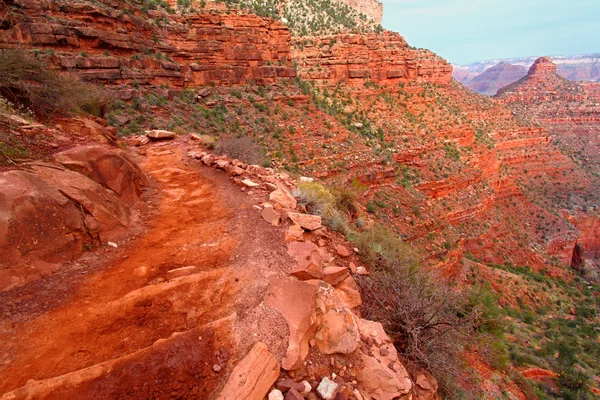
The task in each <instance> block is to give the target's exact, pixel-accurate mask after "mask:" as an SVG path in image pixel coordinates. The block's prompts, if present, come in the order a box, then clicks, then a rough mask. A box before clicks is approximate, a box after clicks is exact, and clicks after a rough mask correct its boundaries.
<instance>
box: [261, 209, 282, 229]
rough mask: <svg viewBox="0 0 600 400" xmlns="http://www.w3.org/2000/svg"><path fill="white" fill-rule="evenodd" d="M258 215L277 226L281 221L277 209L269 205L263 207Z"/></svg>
mask: <svg viewBox="0 0 600 400" xmlns="http://www.w3.org/2000/svg"><path fill="white" fill-rule="evenodd" d="M260 215H261V216H262V217H263V219H264V220H265V221H267V222H268V223H270V224H271V225H273V226H277V225H279V223H280V222H281V217H280V216H279V214H278V213H277V211H275V210H273V208H271V207H266V208H265V209H263V210H262V212H261V213H260Z"/></svg>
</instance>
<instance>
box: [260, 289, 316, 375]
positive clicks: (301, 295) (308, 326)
mask: <svg viewBox="0 0 600 400" xmlns="http://www.w3.org/2000/svg"><path fill="white" fill-rule="evenodd" d="M316 296H317V288H316V287H315V286H314V285H311V284H310V283H306V282H301V281H298V280H296V279H290V278H275V279H272V280H271V282H270V284H269V287H268V289H267V293H266V295H265V300H264V302H265V304H266V305H267V306H269V307H271V308H273V309H274V310H276V311H278V312H279V313H281V315H283V317H284V318H285V320H286V322H287V324H288V327H289V334H290V337H289V341H288V348H287V353H286V356H285V357H284V359H283V361H282V363H281V364H282V365H281V366H282V368H283V369H285V370H293V369H296V368H298V367H300V366H301V365H302V362H303V361H304V358H305V357H306V355H307V354H308V341H309V340H310V339H311V338H312V336H313V334H314V333H315V329H316V321H317V319H316V315H315V299H316Z"/></svg>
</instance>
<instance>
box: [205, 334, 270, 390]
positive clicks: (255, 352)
mask: <svg viewBox="0 0 600 400" xmlns="http://www.w3.org/2000/svg"><path fill="white" fill-rule="evenodd" d="M278 376H279V363H278V362H277V360H276V359H275V357H273V354H271V352H270V351H269V349H268V348H267V345H266V344H264V343H260V342H259V343H256V344H255V345H254V347H253V348H252V350H250V352H249V353H248V354H247V355H246V357H244V358H243V359H242V361H240V363H239V364H238V365H236V366H235V368H234V369H233V371H232V372H231V375H230V376H229V380H228V381H227V383H226V384H225V387H224V388H223V390H222V391H221V394H220V395H219V397H218V398H217V400H230V399H239V400H262V399H264V398H265V396H266V395H267V393H268V392H269V389H270V388H271V386H273V384H274V383H275V381H276V380H277V377H278Z"/></svg>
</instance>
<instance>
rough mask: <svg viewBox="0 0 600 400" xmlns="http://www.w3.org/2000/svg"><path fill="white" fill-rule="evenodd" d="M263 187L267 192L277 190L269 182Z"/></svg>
mask: <svg viewBox="0 0 600 400" xmlns="http://www.w3.org/2000/svg"><path fill="white" fill-rule="evenodd" d="M265 187H266V188H267V190H268V191H269V192H272V191H275V190H277V189H278V188H277V185H275V184H273V183H271V182H266V183H265Z"/></svg>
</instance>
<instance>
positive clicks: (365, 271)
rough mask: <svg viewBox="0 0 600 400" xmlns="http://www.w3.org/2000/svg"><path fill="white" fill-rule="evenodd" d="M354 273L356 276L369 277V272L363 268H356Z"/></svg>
mask: <svg viewBox="0 0 600 400" xmlns="http://www.w3.org/2000/svg"><path fill="white" fill-rule="evenodd" d="M356 273H357V274H358V275H369V271H367V269H366V268H365V267H363V266H360V267H356Z"/></svg>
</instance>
